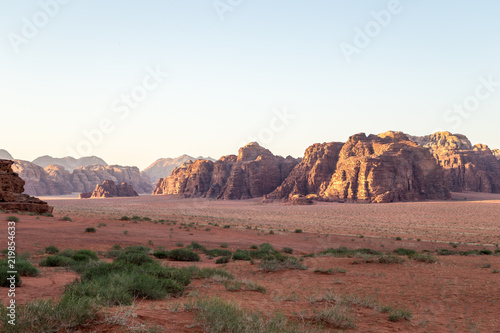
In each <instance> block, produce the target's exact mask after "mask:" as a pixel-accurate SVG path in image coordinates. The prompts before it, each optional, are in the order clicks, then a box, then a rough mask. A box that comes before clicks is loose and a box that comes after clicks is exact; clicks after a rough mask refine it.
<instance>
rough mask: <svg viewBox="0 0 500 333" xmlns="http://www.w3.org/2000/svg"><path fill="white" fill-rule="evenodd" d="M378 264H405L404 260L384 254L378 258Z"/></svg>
mask: <svg viewBox="0 0 500 333" xmlns="http://www.w3.org/2000/svg"><path fill="white" fill-rule="evenodd" d="M378 262H379V263H381V264H402V263H403V262H405V259H404V258H401V257H398V256H393V255H385V254H384V255H381V256H379V257H378Z"/></svg>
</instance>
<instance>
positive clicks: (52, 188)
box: [12, 160, 71, 196]
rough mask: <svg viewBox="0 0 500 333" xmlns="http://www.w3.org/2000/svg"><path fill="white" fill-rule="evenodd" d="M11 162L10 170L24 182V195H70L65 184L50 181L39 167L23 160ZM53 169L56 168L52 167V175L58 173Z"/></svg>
mask: <svg viewBox="0 0 500 333" xmlns="http://www.w3.org/2000/svg"><path fill="white" fill-rule="evenodd" d="M13 161H14V164H13V165H12V169H13V170H14V172H15V173H17V174H19V177H21V178H22V179H23V180H24V181H25V182H26V184H25V186H24V191H25V193H26V194H29V195H35V196H42V195H63V194H69V193H71V188H68V187H67V184H64V183H59V182H57V181H55V180H54V179H52V178H51V176H50V175H49V174H48V173H47V172H46V171H45V170H44V169H43V168H42V167H41V166H38V165H36V164H34V163H31V162H28V161H23V160H13ZM55 168H57V167H54V174H56V173H58V172H59V171H55Z"/></svg>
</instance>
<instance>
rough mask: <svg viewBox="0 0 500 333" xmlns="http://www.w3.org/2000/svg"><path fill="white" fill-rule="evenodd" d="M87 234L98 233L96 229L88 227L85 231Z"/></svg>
mask: <svg viewBox="0 0 500 333" xmlns="http://www.w3.org/2000/svg"><path fill="white" fill-rule="evenodd" d="M85 232H91V233H92V232H96V230H95V228H94V227H88V228H86V229H85Z"/></svg>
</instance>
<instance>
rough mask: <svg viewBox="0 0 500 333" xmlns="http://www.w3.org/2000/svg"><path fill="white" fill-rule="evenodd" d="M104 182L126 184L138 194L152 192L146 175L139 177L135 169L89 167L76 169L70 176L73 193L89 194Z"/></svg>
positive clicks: (137, 170)
mask: <svg viewBox="0 0 500 333" xmlns="http://www.w3.org/2000/svg"><path fill="white" fill-rule="evenodd" d="M105 180H112V181H113V182H115V183H116V184H121V183H128V184H130V185H132V187H133V188H135V189H136V190H137V192H139V193H151V191H153V186H152V185H151V181H150V180H149V178H148V177H147V176H146V175H141V173H140V172H139V169H138V168H137V167H128V166H125V167H124V166H119V165H109V166H102V165H90V166H86V167H79V168H76V169H75V170H73V172H72V173H71V175H70V182H71V184H72V185H73V192H91V191H92V190H93V189H94V188H95V186H96V185H98V184H101V183H102V182H103V181H105Z"/></svg>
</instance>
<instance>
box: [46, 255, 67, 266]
mask: <svg viewBox="0 0 500 333" xmlns="http://www.w3.org/2000/svg"><path fill="white" fill-rule="evenodd" d="M72 263H73V260H72V259H71V258H68V257H65V256H62V255H55V256H50V257H47V258H45V259H42V260H41V261H40V266H42V267H67V266H70V265H71V264H72Z"/></svg>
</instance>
